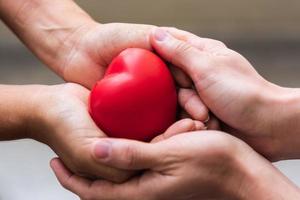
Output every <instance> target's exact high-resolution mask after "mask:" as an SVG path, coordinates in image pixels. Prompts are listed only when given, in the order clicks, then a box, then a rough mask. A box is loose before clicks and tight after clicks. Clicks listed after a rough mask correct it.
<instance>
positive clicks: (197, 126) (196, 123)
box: [194, 121, 207, 131]
mask: <svg viewBox="0 0 300 200" xmlns="http://www.w3.org/2000/svg"><path fill="white" fill-rule="evenodd" d="M194 126H195V131H200V130H207V127H206V126H205V124H204V123H203V122H200V121H194Z"/></svg>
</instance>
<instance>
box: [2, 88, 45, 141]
mask: <svg viewBox="0 0 300 200" xmlns="http://www.w3.org/2000/svg"><path fill="white" fill-rule="evenodd" d="M38 91H39V86H7V85H0V140H13V139H22V138H27V137H30V136H29V135H30V133H29V126H30V125H31V122H32V121H31V119H32V118H34V117H35V116H34V113H35V109H36V108H35V106H34V96H35V95H38Z"/></svg>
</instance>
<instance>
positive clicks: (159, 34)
mask: <svg viewBox="0 0 300 200" xmlns="http://www.w3.org/2000/svg"><path fill="white" fill-rule="evenodd" d="M150 41H151V44H152V46H153V48H154V49H155V50H156V52H157V53H158V54H160V56H162V57H163V58H164V59H165V60H167V61H168V62H171V63H172V64H173V65H175V66H177V67H179V68H181V69H182V70H183V71H185V72H186V73H187V74H188V75H189V76H190V77H191V78H192V79H193V80H194V82H195V80H196V79H198V78H199V76H198V75H199V74H200V72H201V74H202V73H204V72H205V71H206V69H207V68H208V67H209V61H210V56H209V55H208V52H206V51H201V50H199V49H197V48H195V47H193V46H192V45H190V44H189V43H187V42H185V41H182V40H178V39H176V38H175V37H173V36H172V35H171V34H169V33H168V32H167V31H166V30H164V29H163V28H156V29H154V30H153V31H152V34H151V37H150Z"/></svg>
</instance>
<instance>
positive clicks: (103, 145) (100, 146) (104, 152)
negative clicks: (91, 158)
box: [94, 141, 111, 159]
mask: <svg viewBox="0 0 300 200" xmlns="http://www.w3.org/2000/svg"><path fill="white" fill-rule="evenodd" d="M110 151H111V144H110V143H109V142H104V141H99V142H97V143H96V144H95V147H94V154H95V156H96V158H99V159H104V158H107V157H108V156H109V154H110Z"/></svg>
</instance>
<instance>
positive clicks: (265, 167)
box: [234, 148, 300, 200]
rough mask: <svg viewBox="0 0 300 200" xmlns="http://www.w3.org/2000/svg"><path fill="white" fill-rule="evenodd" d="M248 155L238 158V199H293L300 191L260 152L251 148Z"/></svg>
mask: <svg viewBox="0 0 300 200" xmlns="http://www.w3.org/2000/svg"><path fill="white" fill-rule="evenodd" d="M249 150H250V151H249V152H248V155H247V156H239V157H238V158H236V166H238V167H237V168H238V169H239V170H238V172H239V174H240V179H239V180H236V181H235V185H236V187H234V189H236V188H238V190H237V191H235V197H236V199H243V200H248V199H249V200H250V199H261V200H264V199H266V200H268V199H272V200H277V199H278V200H282V199H287V200H293V199H295V200H296V199H299V198H300V192H299V189H298V188H297V186H295V185H294V184H293V183H292V182H291V181H290V180H289V179H287V178H286V177H285V176H284V175H283V174H282V173H281V172H280V171H279V170H278V169H276V168H275V167H274V166H273V165H272V164H271V163H269V162H268V161H267V160H266V159H265V158H263V157H261V156H260V155H259V154H257V153H256V152H254V151H253V150H252V149H250V148H249Z"/></svg>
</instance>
